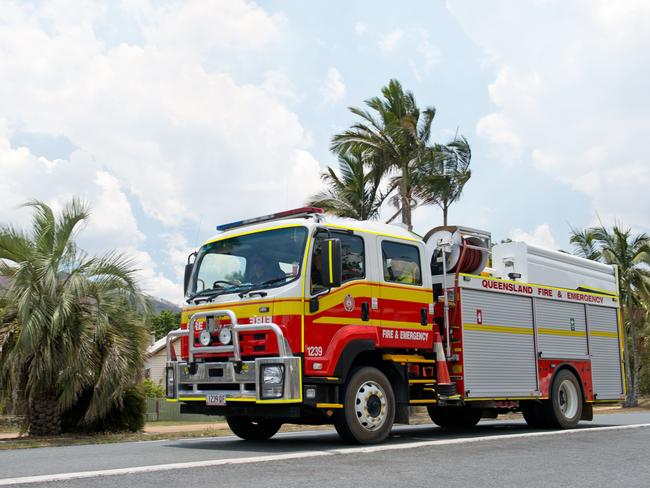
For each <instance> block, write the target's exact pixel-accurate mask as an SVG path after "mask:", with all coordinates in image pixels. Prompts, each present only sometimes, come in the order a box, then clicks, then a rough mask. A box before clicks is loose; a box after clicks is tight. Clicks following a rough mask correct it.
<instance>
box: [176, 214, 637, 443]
mask: <svg viewBox="0 0 650 488" xmlns="http://www.w3.org/2000/svg"><path fill="white" fill-rule="evenodd" d="M217 230H218V231H219V233H218V234H217V235H216V236H215V237H213V238H211V239H209V240H208V241H207V242H206V243H205V244H204V245H203V246H201V247H200V249H199V250H198V251H197V252H195V253H192V254H191V255H190V257H189V258H188V264H187V266H186V268H185V294H186V299H187V307H186V308H185V309H184V310H183V312H182V325H181V328H180V329H178V330H176V331H173V332H171V333H170V334H169V335H168V337H167V364H166V396H167V399H168V400H169V401H173V402H181V411H182V412H188V413H205V414H214V415H221V416H224V417H225V418H226V421H227V422H228V425H229V426H230V428H231V430H232V431H233V432H234V433H235V434H236V435H237V436H239V437H241V438H243V439H247V440H264V439H268V438H270V437H272V436H273V435H274V434H275V433H276V432H277V431H278V430H279V429H280V427H281V426H282V425H283V424H285V423H293V424H314V425H316V424H333V425H334V426H335V428H336V430H337V432H338V433H339V434H340V436H341V437H342V438H343V439H344V440H346V441H348V442H352V443H361V444H370V443H377V442H381V441H383V440H384V439H385V438H386V437H387V436H388V435H389V434H390V431H391V428H392V426H393V424H395V423H408V422H409V414H410V412H411V411H412V410H413V409H412V408H411V407H426V409H427V411H428V413H429V416H430V417H431V419H432V421H433V422H434V423H435V424H437V425H438V426H440V427H443V428H448V429H461V428H462V429H468V428H471V427H473V426H475V425H476V424H477V423H478V422H479V421H480V420H481V419H482V418H495V417H496V416H497V415H498V414H499V413H504V412H512V411H521V412H522V413H523V416H524V418H525V420H526V422H527V423H528V424H529V425H530V427H532V428H571V427H574V426H575V425H576V424H577V423H578V422H579V421H580V420H591V419H592V417H593V405H594V404H595V403H598V402H618V401H621V400H622V399H623V398H624V394H625V381H624V375H623V361H624V357H623V349H622V345H623V332H622V329H621V319H620V313H619V308H620V302H619V297H618V288H617V286H618V285H617V284H618V277H617V271H616V269H615V267H612V266H607V265H604V264H601V263H596V262H593V261H589V260H586V259H582V258H579V257H576V256H572V255H569V254H566V253H562V252H558V251H553V250H547V249H542V248H539V247H535V246H532V245H527V244H525V243H523V242H510V243H502V244H496V245H493V243H492V242H491V236H490V233H488V232H485V231H481V230H477V229H470V228H465V227H460V226H446V227H437V228H434V229H432V230H431V231H429V232H428V233H427V234H426V235H425V236H424V237H421V236H419V235H417V234H415V233H413V232H410V231H408V230H406V229H404V228H402V227H400V226H395V225H388V224H381V223H377V222H369V221H363V222H361V221H353V220H341V219H332V218H330V217H328V216H326V215H325V214H324V213H323V211H322V210H321V209H318V208H312V207H307V208H300V209H296V210H291V211H286V212H282V213H277V214H272V215H266V216H263V217H257V218H253V219H248V220H243V221H239V222H234V223H230V224H225V225H221V226H218V227H217Z"/></svg>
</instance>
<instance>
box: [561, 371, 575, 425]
mask: <svg viewBox="0 0 650 488" xmlns="http://www.w3.org/2000/svg"><path fill="white" fill-rule="evenodd" d="M558 403H559V406H560V412H562V415H564V417H565V418H567V419H571V418H573V417H575V416H576V414H577V413H578V391H577V390H576V386H575V385H574V384H573V383H572V382H571V381H569V380H564V381H563V382H562V383H561V384H560V388H559V389H558Z"/></svg>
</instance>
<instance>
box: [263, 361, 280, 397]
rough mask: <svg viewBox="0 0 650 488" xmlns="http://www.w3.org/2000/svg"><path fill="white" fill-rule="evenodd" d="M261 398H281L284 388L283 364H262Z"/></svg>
mask: <svg viewBox="0 0 650 488" xmlns="http://www.w3.org/2000/svg"><path fill="white" fill-rule="evenodd" d="M261 379H262V398H282V393H283V390H284V366H283V365H282V364H269V365H265V366H262V378H261Z"/></svg>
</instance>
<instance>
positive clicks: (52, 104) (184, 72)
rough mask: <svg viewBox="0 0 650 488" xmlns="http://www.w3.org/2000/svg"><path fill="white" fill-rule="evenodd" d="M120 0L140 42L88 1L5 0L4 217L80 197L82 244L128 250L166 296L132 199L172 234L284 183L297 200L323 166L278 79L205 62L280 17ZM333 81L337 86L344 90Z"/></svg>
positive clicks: (252, 210) (253, 205)
mask: <svg viewBox="0 0 650 488" xmlns="http://www.w3.org/2000/svg"><path fill="white" fill-rule="evenodd" d="M121 5H122V7H123V8H124V10H125V12H127V13H129V14H133V15H134V16H135V17H136V18H137V23H136V24H135V27H134V28H135V29H136V30H137V32H136V33H134V34H133V35H131V38H133V39H137V41H130V42H121V43H120V42H117V43H115V42H112V43H107V42H105V40H104V39H103V38H102V37H101V36H100V34H98V32H100V30H98V29H96V28H95V26H96V25H97V23H101V22H108V21H109V20H110V19H108V18H107V17H104V15H105V10H106V9H105V8H99V7H97V8H95V5H94V4H93V3H90V2H89V3H84V4H82V5H81V6H80V7H79V8H76V7H75V8H74V9H70V8H69V7H68V8H63V7H61V6H60V5H59V6H57V5H56V4H51V3H46V4H40V3H39V4H36V5H32V4H29V5H28V4H22V3H16V2H11V1H2V0H0V10H1V11H2V12H3V14H2V17H3V20H2V23H0V59H2V63H0V106H2V117H4V120H3V121H0V221H6V220H13V219H14V218H15V217H16V216H17V215H19V214H20V216H22V215H25V214H24V213H21V212H22V211H19V212H17V211H16V210H15V206H16V205H18V204H20V203H22V202H23V201H25V200H27V199H30V198H40V199H43V200H46V201H50V202H62V201H65V200H66V199H68V198H69V197H71V196H72V195H75V194H81V195H82V196H86V197H87V198H88V200H89V201H90V202H91V204H92V206H93V210H94V216H95V217H96V218H97V221H95V222H94V223H93V224H91V225H89V228H88V240H89V241H92V243H93V245H97V246H99V245H100V244H103V245H104V246H105V247H104V248H106V247H110V246H115V247H119V248H128V247H129V246H130V247H131V248H133V250H134V252H137V253H138V255H139V257H140V262H141V263H142V265H143V268H145V270H144V271H143V273H145V274H146V276H148V278H147V279H148V280H149V283H150V285H151V287H152V289H157V290H159V291H160V293H161V294H162V296H163V297H165V298H169V297H171V296H172V286H171V284H173V283H172V282H171V280H167V278H165V277H164V276H163V275H162V271H161V267H160V265H161V263H156V262H155V261H154V259H153V258H152V255H151V254H149V253H148V252H147V251H145V250H144V246H155V245H156V244H154V243H149V242H147V241H145V240H143V237H144V236H143V233H142V231H141V230H140V229H138V226H137V223H136V219H135V218H134V216H133V209H132V208H131V203H130V200H131V201H133V202H137V204H138V207H139V208H141V209H142V211H143V212H144V213H145V214H146V216H147V217H148V218H152V219H155V220H157V221H158V222H159V223H160V224H162V225H163V226H166V227H167V228H168V229H169V232H170V233H174V232H177V231H178V229H179V228H181V225H185V224H187V223H190V224H191V225H195V224H196V222H198V221H199V220H200V219H201V217H205V219H206V221H207V220H208V219H209V220H210V225H212V221H213V220H216V219H218V220H219V221H227V220H229V219H235V218H242V217H245V216H247V215H255V214H259V213H260V212H261V211H266V210H268V209H276V208H283V207H284V205H285V202H286V200H288V198H287V197H286V196H285V195H284V192H283V191H282V189H284V188H286V186H287V183H286V182H287V181H290V182H291V184H292V185H293V186H292V187H291V195H290V200H291V201H294V202H295V201H297V202H300V203H302V202H303V201H304V199H305V198H306V197H307V196H308V195H309V194H310V192H311V189H310V186H312V185H313V184H312V183H310V182H311V181H312V180H313V181H315V182H319V172H320V170H319V165H318V163H317V162H316V161H315V160H314V158H313V156H311V154H310V153H309V152H308V150H309V145H310V139H309V136H308V134H307V133H306V131H305V130H304V128H303V126H302V125H301V123H300V121H299V119H298V116H297V115H296V114H295V113H294V112H292V111H291V110H290V109H289V108H287V107H286V106H285V105H284V104H283V102H282V100H283V99H290V98H291V97H292V94H293V90H292V88H291V83H290V80H289V79H288V77H287V76H286V75H284V74H283V73H282V72H279V71H278V72H269V73H267V76H266V77H265V79H264V81H263V82H262V83H261V84H260V85H254V84H242V83H238V82H237V81H236V80H235V79H234V77H233V76H232V75H231V74H229V73H228V72H225V71H224V70H221V69H219V66H218V65H216V66H215V65H213V64H210V66H209V67H207V66H206V65H205V63H204V61H205V59H206V58H207V57H209V56H210V55H211V54H212V53H214V52H222V53H224V52H227V53H231V54H232V53H235V55H237V54H238V53H242V55H244V54H245V55H247V56H253V55H263V54H264V53H265V52H266V51H267V50H268V46H270V45H273V44H274V43H277V42H279V41H281V39H282V36H283V35H284V32H285V30H286V19H285V18H284V16H282V15H275V14H270V13H268V12H266V11H265V10H264V9H262V8H261V7H259V6H257V5H255V4H253V3H250V2H246V1H244V0H228V1H226V0H220V1H210V2H209V3H207V4H206V2H204V1H198V0H194V1H187V2H165V3H163V4H162V5H160V4H157V3H156V4H153V3H151V4H150V3H148V2H146V1H144V0H137V1H129V2H125V3H123V4H121ZM116 8H117V7H116ZM333 80H334V81H335V82H336V81H337V78H336V77H334V78H333ZM338 81H339V82H340V84H337V83H334V84H333V85H332V87H333V90H334V91H333V92H332V96H338V97H340V96H342V95H341V94H342V93H344V91H345V85H343V82H342V80H341V79H338ZM16 132H29V133H40V134H45V135H54V136H60V135H61V136H64V137H66V138H67V139H68V140H69V141H70V142H71V144H72V145H73V146H75V147H77V148H79V149H78V150H77V151H75V152H74V153H73V154H72V155H71V156H70V158H69V159H66V160H48V159H47V158H38V157H36V156H34V155H33V154H32V153H31V152H30V151H29V150H28V149H27V148H16V147H12V146H11V144H10V138H11V137H12V135H13V134H14V133H16ZM297 180H300V182H301V184H295V182H296V181H297ZM279 189H280V191H278V190H279ZM127 197H128V198H127ZM234 202H236V204H234ZM145 254H146V255H145ZM172 261H173V260H172ZM174 279H177V277H176V276H175V277H174ZM166 280H167V281H166ZM174 286H176V287H177V288H178V290H180V288H179V287H178V285H174Z"/></svg>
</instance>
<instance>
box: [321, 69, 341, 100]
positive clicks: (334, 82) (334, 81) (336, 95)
mask: <svg viewBox="0 0 650 488" xmlns="http://www.w3.org/2000/svg"><path fill="white" fill-rule="evenodd" d="M321 94H322V95H323V101H324V102H325V103H327V104H332V103H336V102H338V101H339V100H341V99H342V98H343V97H344V96H345V83H344V82H343V76H342V75H341V72H340V71H339V70H338V69H336V68H334V67H331V68H330V69H328V70H327V76H326V77H325V81H324V82H323V86H322V88H321Z"/></svg>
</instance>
